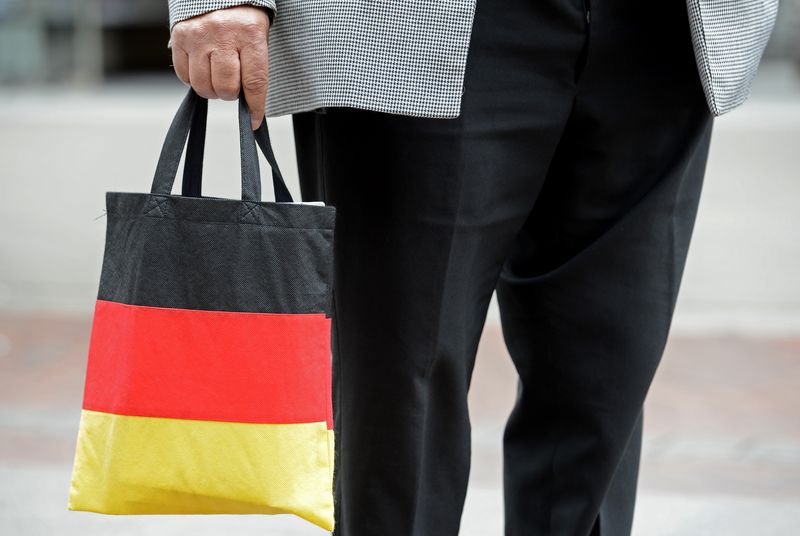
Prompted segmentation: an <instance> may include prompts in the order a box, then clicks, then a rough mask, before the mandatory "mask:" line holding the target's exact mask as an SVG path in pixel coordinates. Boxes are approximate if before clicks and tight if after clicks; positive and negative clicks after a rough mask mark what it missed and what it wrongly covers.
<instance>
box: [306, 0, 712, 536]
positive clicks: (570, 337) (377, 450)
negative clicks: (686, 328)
mask: <svg viewBox="0 0 800 536" xmlns="http://www.w3.org/2000/svg"><path fill="white" fill-rule="evenodd" d="M588 8H589V6H588V1H587V0H503V1H500V0H479V1H478V4H477V11H476V15H475V22H474V26H473V33H472V37H471V39H472V41H471V45H470V50H469V56H468V62H467V72H466V78H465V87H464V95H463V104H462V112H461V115H460V117H458V118H456V119H431V118H419V117H407V116H400V115H390V114H383V113H377V112H372V111H366V110H359V109H350V108H329V109H328V110H327V113H315V112H305V113H299V114H296V115H294V116H293V121H294V128H295V137H296V140H295V141H296V149H297V155H298V162H299V171H300V178H301V187H302V193H303V197H304V199H306V200H313V199H324V200H325V201H326V202H327V203H329V204H333V205H335V206H336V207H337V209H338V216H337V231H336V248H335V249H336V258H335V263H336V266H335V271H336V278H335V287H334V295H335V297H334V304H335V309H334V310H335V315H336V318H335V321H334V356H333V357H334V386H333V388H334V401H333V403H334V427H335V432H336V438H337V441H336V453H335V456H336V471H335V483H334V488H335V509H336V512H335V514H336V521H337V525H336V529H335V531H334V534H337V535H338V536H395V535H396V536H453V535H456V534H457V533H458V530H459V525H460V519H461V514H462V509H463V504H464V499H465V494H466V489H467V481H468V473H469V469H470V420H469V415H468V410H467V390H468V388H469V385H470V377H471V374H472V371H473V365H474V360H475V354H476V349H477V345H478V339H479V336H480V334H481V330H482V326H483V324H484V320H485V316H486V312H487V308H488V305H489V302H490V297H491V296H492V293H493V291H494V290H495V289H497V295H498V301H499V305H500V310H501V320H502V327H503V333H504V337H505V341H506V344H507V346H508V350H509V352H510V354H511V357H512V359H513V362H514V365H515V366H516V370H517V371H518V373H519V384H518V391H517V398H516V405H515V407H514V409H513V411H512V413H511V415H510V416H509V418H508V420H507V423H506V426H505V431H504V435H503V437H502V441H503V455H504V458H503V467H504V500H505V526H506V530H505V533H506V535H507V536H545V535H547V536H550V535H558V536H587V535H590V534H591V535H594V536H597V535H600V536H625V535H628V534H629V533H630V530H631V522H632V517H633V510H634V503H635V497H636V490H637V477H638V470H639V456H640V447H641V434H642V418H643V414H642V405H643V402H644V400H645V396H646V394H647V392H648V388H649V386H650V384H651V380H652V379H653V376H654V373H655V372H656V368H657V366H658V364H659V361H660V359H661V356H662V353H663V350H664V346H665V342H666V340H667V336H668V332H669V329H670V324H671V319H672V314H673V310H674V306H675V302H676V298H677V295H678V289H679V285H680V281H681V276H682V273H683V269H684V263H685V260H686V256H687V251H688V247H689V242H690V237H691V234H692V229H693V225H694V221H695V215H696V212H697V208H698V202H699V199H700V193H701V185H702V181H703V176H704V172H705V166H706V158H707V154H708V148H709V142H710V137H711V130H712V122H713V116H712V115H711V114H710V112H709V111H708V109H707V106H706V103H705V100H704V96H703V92H702V87H701V82H700V78H699V76H698V73H697V67H696V65H695V59H694V54H693V50H692V46H691V38H690V32H689V22H688V16H687V11H686V5H685V2H633V1H630V0H592V5H591V17H587V10H588Z"/></svg>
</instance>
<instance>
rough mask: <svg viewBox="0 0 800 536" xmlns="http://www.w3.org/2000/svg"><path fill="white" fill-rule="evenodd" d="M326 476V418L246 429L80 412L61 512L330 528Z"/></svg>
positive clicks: (329, 435) (329, 451) (329, 453)
mask: <svg viewBox="0 0 800 536" xmlns="http://www.w3.org/2000/svg"><path fill="white" fill-rule="evenodd" d="M332 477H333V430H329V429H328V428H327V424H326V422H325V421H322V422H318V423H301V424H252V423H238V422H220V421H201V420H188V419H171V418H159V417H133V416H127V415H115V414H110V413H102V412H98V411H90V410H83V411H82V413H81V423H80V429H79V433H78V443H77V449H76V453H75V465H74V471H73V479H72V486H71V488H70V497H69V509H70V510H83V511H91V512H101V513H106V514H214V513H228V514H230V513H240V514H278V513H293V514H295V515H297V516H299V517H302V518H303V519H306V520H308V521H310V522H311V523H314V524H315V525H318V526H320V527H322V528H324V529H326V530H328V531H332V530H333V503H332V499H333V495H332V491H331V490H332ZM258 482H263V486H261V487H258V486H254V483H258ZM320 513H322V514H320ZM325 513H327V514H328V515H324V514H325Z"/></svg>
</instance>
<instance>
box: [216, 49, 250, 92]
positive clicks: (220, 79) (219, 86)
mask: <svg viewBox="0 0 800 536" xmlns="http://www.w3.org/2000/svg"><path fill="white" fill-rule="evenodd" d="M239 71H240V69H239V54H238V53H237V52H236V50H231V49H227V50H219V51H214V52H212V53H211V87H212V88H213V90H214V93H216V94H217V96H218V97H219V98H220V99H222V100H236V99H237V98H238V97H239V87H240V86H241V84H242V82H241V75H240V72H239Z"/></svg>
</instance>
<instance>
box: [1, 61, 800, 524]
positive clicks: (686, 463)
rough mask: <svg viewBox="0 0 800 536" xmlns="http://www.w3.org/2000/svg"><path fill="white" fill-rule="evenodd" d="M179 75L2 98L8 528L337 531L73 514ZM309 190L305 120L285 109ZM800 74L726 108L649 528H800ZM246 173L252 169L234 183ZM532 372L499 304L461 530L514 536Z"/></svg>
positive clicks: (695, 247) (216, 127) (675, 358)
mask: <svg viewBox="0 0 800 536" xmlns="http://www.w3.org/2000/svg"><path fill="white" fill-rule="evenodd" d="M182 94H183V89H182V88H181V86H179V85H177V84H175V83H173V82H172V81H171V80H169V79H167V80H157V81H148V82H147V83H143V82H129V83H125V84H118V85H111V86H109V87H106V88H104V89H102V90H77V89H75V90H69V91H64V90H62V89H31V90H14V91H10V90H0V534H1V535H3V536H5V535H9V536H28V535H30V536H39V535H48V536H49V535H51V534H64V535H72V534H76V535H77V534H82V535H83V534H86V535H90V534H100V535H107V534H112V535H123V536H127V535H150V534H152V535H159V536H161V535H165V536H171V535H184V534H197V535H204V534H209V535H211V534H219V533H221V532H223V531H225V532H230V533H235V534H241V535H248V534H253V535H255V534H276V535H287V536H292V535H303V534H308V535H311V534H321V533H322V531H321V529H318V528H316V527H314V526H312V525H310V524H309V523H307V522H305V521H302V520H300V519H296V518H293V517H290V516H271V517H263V516H206V517H204V516H194V517H193V516H155V517H151V516H141V517H113V516H102V515H97V514H89V513H81V512H68V511H67V510H66V497H67V491H68V488H69V478H70V470H71V462H72V456H73V453H74V446H75V444H74V443H75V434H76V431H77V425H78V416H79V409H80V403H81V396H82V380H83V373H84V368H85V359H86V350H87V345H88V337H89V326H90V317H89V314H90V312H91V306H92V304H93V301H94V297H95V295H96V289H97V278H98V276H99V268H100V259H101V255H102V245H103V232H104V227H105V225H104V220H103V219H102V218H100V219H95V218H96V217H97V216H99V215H100V214H101V212H102V209H103V192H104V191H106V190H125V191H145V190H146V189H148V188H149V181H150V180H151V177H152V172H153V169H154V166H155V160H156V157H157V154H158V150H159V148H160V145H161V142H162V140H163V135H164V133H165V131H166V126H167V124H168V123H169V120H170V117H171V115H172V113H174V110H175V106H176V105H177V102H178V100H179V99H180V97H181V95H182ZM234 110H235V108H234V105H233V104H232V103H225V104H223V103H214V105H213V106H212V109H211V119H210V131H209V136H208V147H209V151H208V157H207V165H206V170H207V172H206V177H207V178H208V180H207V184H208V187H209V190H208V193H209V194H210V195H222V196H228V197H235V196H236V195H237V194H238V162H237V158H238V151H237V147H236V145H237V139H236V134H235V128H236V127H235V121H234V119H233V118H234ZM270 125H271V129H272V131H273V132H274V136H275V147H276V152H277V154H278V159H279V161H280V162H281V163H282V166H283V169H284V172H285V173H286V175H288V177H289V178H290V187H291V188H292V191H293V192H295V193H297V192H298V189H297V186H296V182H295V179H296V166H295V165H294V155H293V146H292V139H291V123H290V121H289V119H288V118H286V117H284V118H277V119H274V120H272V119H271V120H270ZM798 148H800V81H798V78H797V76H796V74H795V73H794V72H793V71H792V70H791V69H789V68H787V67H786V66H781V65H764V66H763V67H762V69H761V70H760V72H759V77H758V79H757V80H756V85H755V86H754V91H753V95H752V96H751V98H750V100H749V101H748V102H747V103H746V104H745V105H743V106H742V107H741V108H740V109H738V110H736V111H735V112H734V113H732V114H730V115H728V116H723V117H720V118H718V119H717V121H716V123H715V130H714V134H713V138H712V150H711V156H710V159H709V166H708V174H707V177H706V182H705V186H704V193H703V199H702V200H701V207H700V213H699V215H698V222H697V225H696V227H695V234H694V238H693V242H692V246H691V250H690V254H689V260H688V264H687V269H686V273H685V275H684V282H683V286H682V289H681V296H680V299H679V303H678V309H677V311H676V316H675V321H674V324H673V332H672V337H671V338H670V342H669V344H668V348H667V352H666V354H665V356H664V359H663V362H662V365H661V368H660V369H659V371H658V373H657V375H656V378H655V381H654V384H653V386H652V389H651V391H650V395H649V397H648V401H647V404H646V407H645V440H644V447H643V459H642V467H641V473H640V481H639V498H638V502H637V510H636V519H635V526H634V534H635V536H668V535H675V536H705V535H709V536H712V535H713V536H716V535H725V536H752V535H758V536H762V535H763V536H773V535H775V536H778V535H780V536H783V535H792V534H796V533H797V528H796V527H798V526H800V390H798V385H800V278H798V277H797V274H799V273H800V244H799V243H798V229H800V211H798V210H797V202H798V201H797V200H798V199H800V172H798V160H797V151H798ZM231 169H234V170H237V173H236V176H235V177H233V178H232V177H231V176H230V171H229V170H231ZM514 382H515V376H514V371H513V368H512V365H511V362H510V360H509V358H508V355H507V353H506V351H505V348H504V346H503V343H502V337H501V335H500V330H499V326H498V319H497V314H496V311H494V310H493V312H492V314H490V318H489V321H488V322H487V326H486V330H485V333H484V337H483V339H482V342H481V348H480V352H479V356H478V362H477V366H476V370H475V375H474V380H473V387H472V390H471V393H470V405H471V408H472V418H473V464H472V471H471V474H470V478H471V481H470V489H469V493H468V497H467V503H466V507H465V511H464V517H463V523H462V529H463V530H462V531H461V533H462V534H464V535H467V536H493V535H499V534H502V524H503V509H502V487H501V484H502V483H501V479H500V478H501V450H500V438H501V435H502V428H503V425H504V422H505V418H506V417H507V415H508V411H509V410H510V407H511V404H512V402H513V396H514V389H515V383H514Z"/></svg>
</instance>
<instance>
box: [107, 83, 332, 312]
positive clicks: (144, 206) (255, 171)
mask: <svg viewBox="0 0 800 536" xmlns="http://www.w3.org/2000/svg"><path fill="white" fill-rule="evenodd" d="M206 109H207V103H206V102H205V100H204V99H202V98H201V97H199V96H198V95H197V94H196V93H195V92H194V90H192V89H190V90H189V92H188V94H187V96H186V98H185V99H184V101H183V103H182V104H181V106H180V108H179V110H178V112H177V113H176V115H175V118H174V119H173V121H172V124H171V126H170V129H169V132H168V134H167V137H166V140H165V142H164V146H163V148H162V151H161V155H160V157H159V161H158V165H157V168H156V174H155V177H154V179H153V185H152V189H151V193H133V192H107V193H106V210H107V215H108V223H107V228H106V245H105V252H104V256H103V267H102V272H101V277H100V288H99V292H98V299H102V300H109V301H115V302H120V303H126V304H130V305H146V306H154V307H170V308H184V309H200V310H214V311H240V312H264V313H325V314H327V315H330V314H331V307H330V304H331V284H332V275H333V238H334V227H335V219H336V210H335V208H334V207H331V206H316V205H305V204H295V203H292V202H291V195H290V193H289V190H288V189H287V188H286V184H285V182H284V180H283V177H282V175H281V173H280V169H279V168H278V165H277V162H276V161H275V157H274V153H273V151H272V146H271V142H270V139H269V133H268V130H267V124H266V123H267V122H266V119H264V121H263V122H262V124H261V127H259V129H258V130H257V131H255V132H254V131H252V130H251V129H250V126H249V111H248V109H247V105H246V103H245V102H244V98H243V97H242V98H240V100H239V135H240V147H241V180H242V200H234V199H222V198H217V197H205V196H202V195H201V185H202V179H201V174H202V159H203V147H202V144H203V142H204V139H205V123H206ZM190 133H191V134H190ZM187 136H188V138H189V146H188V149H187V157H186V158H187V161H186V163H185V165H184V176H183V186H182V192H183V193H184V194H186V195H173V194H172V193H171V190H172V186H173V183H174V180H175V175H176V174H177V170H178V165H179V163H180V159H181V156H182V153H183V147H184V145H185V144H186V140H187ZM256 145H258V146H259V147H260V148H261V150H262V152H263V153H264V154H265V156H266V158H267V161H268V162H269V164H270V167H271V168H272V179H273V181H272V182H273V188H274V190H275V199H276V201H274V202H273V201H261V180H260V171H259V165H258V158H257V152H256Z"/></svg>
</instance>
